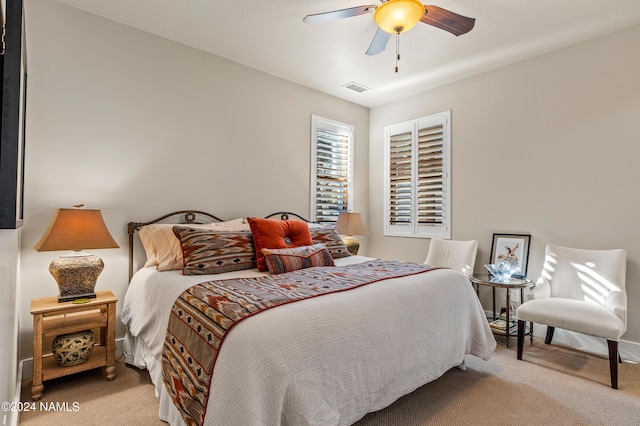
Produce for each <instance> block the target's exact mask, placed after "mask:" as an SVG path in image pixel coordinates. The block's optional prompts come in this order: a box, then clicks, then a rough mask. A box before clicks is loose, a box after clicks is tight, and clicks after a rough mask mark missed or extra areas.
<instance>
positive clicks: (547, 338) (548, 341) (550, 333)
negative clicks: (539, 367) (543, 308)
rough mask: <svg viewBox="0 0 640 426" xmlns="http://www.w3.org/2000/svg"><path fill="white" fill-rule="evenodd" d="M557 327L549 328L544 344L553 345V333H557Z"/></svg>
mask: <svg viewBox="0 0 640 426" xmlns="http://www.w3.org/2000/svg"><path fill="white" fill-rule="evenodd" d="M555 329H556V328H555V327H551V326H550V325H549V326H547V337H545V338H544V342H545V343H546V344H547V345H550V344H551V340H552V339H553V332H554V331H555Z"/></svg>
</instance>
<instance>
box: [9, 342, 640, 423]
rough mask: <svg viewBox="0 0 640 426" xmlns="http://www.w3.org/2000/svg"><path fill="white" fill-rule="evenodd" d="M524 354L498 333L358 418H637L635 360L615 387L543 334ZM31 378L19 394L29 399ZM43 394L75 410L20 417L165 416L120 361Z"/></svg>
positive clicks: (144, 380) (603, 368)
mask: <svg viewBox="0 0 640 426" xmlns="http://www.w3.org/2000/svg"><path fill="white" fill-rule="evenodd" d="M524 358H525V359H524V360H523V361H517V360H516V356H515V348H514V347H513V345H512V347H511V348H509V349H507V348H505V345H504V342H502V341H499V343H498V348H497V349H496V352H495V353H494V355H493V357H492V358H491V360H489V361H488V362H485V361H482V360H479V359H477V358H475V357H471V356H470V357H467V371H460V370H458V369H453V370H451V371H449V372H447V373H446V374H445V375H444V376H442V377H441V378H440V379H438V380H436V381H434V382H432V383H429V384H427V385H425V386H423V387H421V388H419V389H417V390H416V391H415V392H413V393H411V394H409V395H407V396H405V397H403V398H401V399H399V400H398V401H396V402H395V403H394V404H392V405H391V406H389V407H387V408H386V409H384V410H381V411H379V412H376V413H371V414H368V415H367V416H365V417H364V418H363V419H362V420H360V421H359V422H357V423H356V425H357V426H374V425H375V426H383V425H384V426H387V425H408V426H414V425H415V426H419V425H491V426H496V425H607V426H611V425H620V426H633V425H640V365H636V364H630V363H623V364H621V365H620V379H619V387H620V389H619V390H614V389H611V388H610V387H609V364H608V361H607V360H606V359H603V358H599V357H596V356H593V355H588V354H585V353H582V352H578V351H574V350H571V349H566V348H562V347H558V346H555V345H551V346H548V345H545V344H544V343H542V341H541V340H536V342H535V344H534V346H529V345H527V346H526V347H525V355H524ZM30 386H31V383H30V382H25V384H24V386H23V395H22V401H30V400H31V399H30ZM42 401H43V402H45V403H47V404H50V403H51V402H62V403H68V405H69V409H70V410H72V409H73V402H77V403H78V404H77V405H78V407H79V410H78V411H75V412H74V411H69V412H51V411H50V412H44V411H41V410H37V411H35V412H24V413H22V414H21V416H20V422H19V424H20V425H28V426H35V425H46V426H55V425H65V426H66V425H68V424H75V425H163V424H164V423H163V422H161V421H159V420H158V415H157V412H158V411H157V410H158V403H157V400H156V398H155V396H154V392H153V387H152V385H151V383H150V381H149V377H148V375H147V374H146V372H145V371H139V370H137V369H135V368H130V367H127V366H125V365H124V364H123V363H122V361H119V362H118V364H117V372H116V378H115V380H114V381H112V382H108V381H106V380H104V378H103V376H102V373H101V371H100V370H95V371H91V372H85V373H80V374H77V375H74V376H69V377H66V378H61V379H56V380H52V381H49V382H46V383H45V389H44V396H43V399H42ZM63 405H64V404H63Z"/></svg>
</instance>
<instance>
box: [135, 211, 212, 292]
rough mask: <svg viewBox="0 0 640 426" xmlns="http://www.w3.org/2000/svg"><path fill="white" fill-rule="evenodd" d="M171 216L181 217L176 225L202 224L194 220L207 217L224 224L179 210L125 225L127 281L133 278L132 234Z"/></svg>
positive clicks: (209, 216)
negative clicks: (127, 249)
mask: <svg viewBox="0 0 640 426" xmlns="http://www.w3.org/2000/svg"><path fill="white" fill-rule="evenodd" d="M172 216H182V218H181V219H178V220H179V222H177V223H185V224H188V223H202V222H201V221H198V220H196V218H197V217H207V218H209V219H212V220H214V221H217V222H224V220H223V219H220V218H219V217H217V216H215V215H213V214H211V213H207V212H203V211H200V210H179V211H177V212H173V213H168V214H165V215H164V216H160V217H159V218H156V219H153V220H150V221H148V222H129V223H127V233H128V234H129V281H131V277H133V234H135V232H136V231H139V230H140V228H142V227H143V226H147V225H153V224H154V223H158V222H162V221H163V220H165V219H168V218H170V217H172Z"/></svg>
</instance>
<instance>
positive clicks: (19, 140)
mask: <svg viewBox="0 0 640 426" xmlns="http://www.w3.org/2000/svg"><path fill="white" fill-rule="evenodd" d="M3 3H4V5H5V10H4V11H3V12H4V13H3V23H4V27H5V43H4V51H3V53H2V57H1V58H0V64H1V66H0V71H1V74H2V85H1V88H0V97H1V98H2V102H1V113H0V120H1V122H0V229H15V228H18V227H20V226H22V222H23V205H24V203H23V195H24V148H25V122H26V117H25V112H26V108H25V107H26V93H27V92H26V91H27V63H26V51H25V42H24V41H25V38H24V15H23V9H22V0H6V2H3Z"/></svg>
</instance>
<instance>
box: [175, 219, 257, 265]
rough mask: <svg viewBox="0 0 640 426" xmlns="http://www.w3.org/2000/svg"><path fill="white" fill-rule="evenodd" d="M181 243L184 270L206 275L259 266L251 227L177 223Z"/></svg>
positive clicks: (176, 230) (177, 232)
mask: <svg viewBox="0 0 640 426" xmlns="http://www.w3.org/2000/svg"><path fill="white" fill-rule="evenodd" d="M173 233H174V234H175V235H176V237H177V238H178V240H179V241H180V246H181V247H182V262H183V267H182V274H183V275H207V274H221V273H223V272H231V271H241V270H243V269H252V268H255V267H257V264H256V251H255V246H254V244H253V236H252V235H251V231H249V230H246V231H214V230H210V229H195V228H188V227H183V226H174V227H173Z"/></svg>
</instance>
